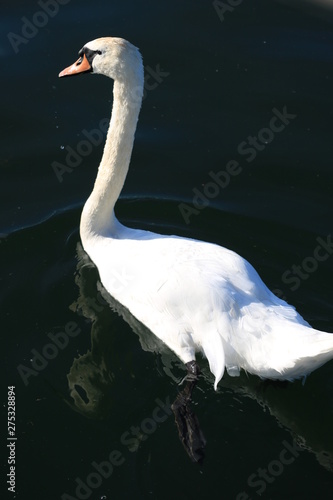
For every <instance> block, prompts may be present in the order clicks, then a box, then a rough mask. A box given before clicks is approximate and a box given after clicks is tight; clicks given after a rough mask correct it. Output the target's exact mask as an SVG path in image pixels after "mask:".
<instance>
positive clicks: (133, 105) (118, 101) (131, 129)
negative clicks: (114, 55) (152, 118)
mask: <svg viewBox="0 0 333 500" xmlns="http://www.w3.org/2000/svg"><path fill="white" fill-rule="evenodd" d="M142 92H143V75H142V74H141V72H137V73H134V72H133V73H132V75H131V77H130V78H129V79H128V80H126V82H125V83H124V82H119V81H115V82H114V87H113V108H112V115H111V120H110V126H109V130H108V133H107V138H106V143H105V147H104V152H103V156H102V160H101V163H100V165H99V168H98V174H97V177H96V181H95V185H94V189H93V191H92V193H91V195H90V197H89V198H88V200H87V202H86V204H85V206H84V209H83V212H82V216H81V225H80V233H81V238H82V241H83V245H84V240H85V239H87V238H91V237H94V236H96V235H108V236H112V233H113V231H115V227H116V225H117V220H116V218H115V215H114V205H115V203H116V201H117V199H118V197H119V195H120V192H121V190H122V187H123V185H124V182H125V178H126V175H127V172H128V166H129V162H130V158H131V153H132V148H133V142H134V133H135V129H136V125H137V120H138V115H139V111H140V107H141V101H142Z"/></svg>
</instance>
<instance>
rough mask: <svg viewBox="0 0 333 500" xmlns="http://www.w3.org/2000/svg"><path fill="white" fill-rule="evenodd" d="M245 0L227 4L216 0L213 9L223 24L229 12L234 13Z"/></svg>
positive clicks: (227, 0)
mask: <svg viewBox="0 0 333 500" xmlns="http://www.w3.org/2000/svg"><path fill="white" fill-rule="evenodd" d="M242 3H243V0H226V1H225V2H220V1H219V0H214V2H213V7H214V9H215V12H216V13H217V15H218V16H219V19H220V21H221V23H223V21H224V19H225V17H224V16H225V14H226V13H227V12H228V13H229V12H233V11H234V10H235V8H236V7H238V6H239V5H241V4H242Z"/></svg>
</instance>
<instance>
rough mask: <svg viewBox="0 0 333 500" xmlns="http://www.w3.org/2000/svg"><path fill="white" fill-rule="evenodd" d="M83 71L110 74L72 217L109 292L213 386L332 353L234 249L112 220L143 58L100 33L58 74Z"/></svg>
mask: <svg viewBox="0 0 333 500" xmlns="http://www.w3.org/2000/svg"><path fill="white" fill-rule="evenodd" d="M83 73H93V74H101V75H105V76H107V77H109V78H111V79H113V80H114V86H113V106H112V113H111V120H110V126H109V129H108V133H107V138H106V143H105V147H104V151H103V155H102V159H101V162H100V165H99V168H98V173H97V177H96V180H95V184H94V187H93V190H92V192H91V194H90V196H89V198H88V200H87V201H86V203H85V205H84V208H83V211H82V215H81V222H80V236H81V241H82V245H83V248H84V250H85V252H86V253H87V254H88V255H89V256H90V258H91V259H92V261H93V262H94V264H95V265H96V266H97V269H98V272H99V275H100V279H101V282H102V284H103V286H104V287H105V289H106V290H107V292H108V293H109V294H110V295H111V296H112V297H114V299H116V300H117V301H118V302H119V303H120V304H122V305H123V306H125V307H126V308H127V309H128V310H129V311H130V312H131V313H132V314H133V316H135V317H136V318H137V319H138V320H139V321H140V322H141V323H143V325H145V326H146V327H147V328H148V329H149V330H150V331H151V332H153V333H154V334H155V335H156V336H157V337H158V338H159V339H160V340H162V342H163V343H164V344H166V345H167V346H168V347H169V348H170V349H171V350H172V351H173V352H174V353H175V354H176V355H177V356H178V357H179V358H180V360H181V361H182V362H183V363H184V364H185V365H186V366H187V370H188V374H189V377H191V375H192V376H193V377H196V376H197V373H198V370H199V368H198V366H197V364H196V357H195V356H196V353H197V352H201V353H202V354H203V355H204V356H205V357H206V358H207V359H208V363H209V368H210V371H211V372H212V374H213V375H214V377H215V381H214V388H215V390H216V389H217V384H218V383H219V381H220V380H221V378H222V377H223V375H224V373H225V371H226V372H227V373H228V374H229V375H230V376H238V375H239V374H240V370H245V371H246V372H248V373H251V374H254V375H257V376H259V377H260V378H262V379H272V380H289V381H293V380H296V379H299V378H304V377H306V376H307V375H308V374H309V373H311V372H312V371H313V370H315V369H317V368H319V367H320V366H321V365H323V364H324V363H326V362H327V361H329V360H331V359H332V358H333V334H330V333H326V332H321V331H318V330H315V329H313V328H311V326H310V325H309V323H307V322H306V321H305V320H304V319H303V318H302V317H301V316H300V315H299V314H298V313H297V311H296V310H295V308H294V307H293V306H291V305H289V304H287V303H286V302H285V301H283V300H282V299H280V298H278V297H276V296H275V295H274V294H273V293H272V292H271V291H270V290H269V289H268V288H267V287H266V285H265V284H264V283H263V281H262V280H261V278H260V277H259V275H258V273H257V272H256V270H255V269H254V268H253V267H252V266H251V264H249V263H248V262H247V261H246V260H245V259H243V258H242V257H240V256H239V255H238V254H236V253H235V252H233V251H231V250H228V249H226V248H223V247H221V246H218V245H216V244H213V243H209V242H204V241H199V240H195V239H190V238H183V237H179V236H168V235H162V234H155V233H153V232H150V231H144V230H136V229H132V228H129V227H126V226H124V225H122V224H121V223H120V222H119V221H118V220H117V218H116V216H115V213H114V207H115V203H116V201H117V199H118V197H119V195H120V193H121V190H122V187H123V185H124V182H125V178H126V175H127V172H128V167H129V163H130V157H131V153H132V147H133V142H134V134H135V130H136V126H137V121H138V116H139V112H140V108H141V102H142V96H143V88H144V73H143V64H142V58H141V55H140V52H139V50H138V49H137V48H136V47H135V46H134V45H132V44H131V43H129V42H128V41H126V40H124V39H122V38H116V37H104V38H98V39H96V40H93V41H90V42H88V43H86V44H85V45H84V47H83V48H82V49H81V50H80V51H79V59H78V60H77V61H76V62H75V63H74V64H72V65H71V66H69V67H67V68H66V69H64V70H63V71H61V73H59V77H65V76H73V75H78V74H83Z"/></svg>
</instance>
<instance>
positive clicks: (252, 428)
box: [0, 0, 333, 500]
mask: <svg viewBox="0 0 333 500" xmlns="http://www.w3.org/2000/svg"><path fill="white" fill-rule="evenodd" d="M54 1H55V0H54ZM41 3H42V4H45V3H46V2H41ZM222 3H223V2H220V3H219V4H220V7H219V13H218V12H217V10H218V9H217V8H216V7H214V4H213V2H210V1H209V2H207V1H203V0H199V1H196V2H190V1H188V0H185V1H182V2H176V1H169V2H166V1H164V0H162V1H159V2H152V1H149V0H147V1H136V2H134V1H133V0H132V1H122V2H120V1H119V0H115V1H112V2H106V1H102V0H96V1H95V2H88V1H87V0H85V1H81V2H79V1H76V0H71V1H68V2H66V1H64V0H63V1H62V3H61V4H60V1H59V2H58V3H52V2H51V3H50V4H48V9H49V10H48V11H47V10H45V9H44V11H43V10H42V9H41V4H38V3H37V2H31V1H30V2H15V3H9V2H7V5H6V6H5V7H3V13H2V17H1V45H0V55H1V58H2V76H1V88H2V120H1V125H0V126H1V138H2V154H1V184H0V186H1V201H2V203H1V211H0V223H1V226H0V231H1V240H0V253H1V274H0V278H1V292H0V293H1V295H0V297H1V311H2V321H1V333H2V344H3V356H2V359H3V361H2V365H3V366H4V373H3V374H2V377H1V379H2V382H3V384H2V386H3V387H2V394H1V396H2V398H1V401H2V403H3V410H4V413H3V415H4V419H3V420H2V431H1V432H2V435H3V437H7V424H6V417H7V405H6V402H7V387H8V386H15V393H16V429H15V432H16V437H17V441H16V442H15V460H16V462H15V480H16V492H15V493H11V492H8V490H7V487H8V485H6V484H5V483H6V479H5V480H3V483H2V486H1V488H2V490H1V491H2V492H3V493H1V498H7V497H8V498H17V499H24V500H26V499H29V500H30V499H31V500H44V499H49V500H53V499H67V500H68V499H73V498H76V499H83V498H89V499H93V500H101V499H104V500H105V499H107V500H111V499H132V498H135V499H146V498H152V499H161V500H163V499H169V498H176V499H193V498H198V499H201V498H202V499H203V498H211V499H214V500H215V499H218V500H220V499H227V500H229V499H237V500H245V499H249V498H251V499H253V500H255V499H259V498H260V499H267V500H270V499H279V500H280V499H286V498H288V499H303V500H304V499H306V500H308V499H309V500H310V499H311V500H312V499H313V498H322V499H329V498H331V497H332V488H333V475H332V474H333V473H332V470H333V465H332V464H333V436H332V424H333V418H332V417H333V389H332V388H333V363H332V362H331V363H328V364H327V365H325V366H324V367H322V368H321V369H320V370H318V371H317V372H315V373H314V374H312V375H311V376H310V377H309V378H308V380H307V381H306V383H305V385H302V383H301V382H297V383H294V384H290V385H287V386H286V387H283V388H281V387H276V386H270V385H268V386H264V385H263V384H262V383H261V382H260V381H259V380H258V379H257V378H256V377H247V376H246V375H244V374H243V375H242V376H241V377H240V378H239V379H231V378H230V377H228V376H227V375H225V376H224V378H223V381H222V382H221V383H220V385H219V389H218V392H216V393H215V392H214V390H213V386H212V382H213V379H212V377H211V376H210V374H209V370H208V368H207V365H206V363H205V361H203V360H201V366H202V370H203V377H202V378H201V379H200V382H199V384H198V387H197V389H196V391H195V392H194V394H193V406H192V407H193V409H194V410H195V412H196V414H197V417H198V419H199V421H200V424H201V427H202V430H203V432H204V434H205V437H206V439H207V446H206V458H205V461H204V464H203V466H202V467H200V466H198V465H196V464H192V463H191V461H190V460H189V458H188V457H187V455H186V454H185V452H184V450H183V448H182V446H181V444H180V441H179V439H178V435H177V429H176V427H175V422H174V417H173V415H172V414H171V411H170V404H171V402H172V401H173V400H174V398H175V397H176V395H177V392H178V390H179V386H178V384H179V382H180V381H181V380H182V377H183V376H184V375H185V372H184V368H183V367H182V365H181V364H180V363H179V362H178V361H177V359H176V358H175V357H174V356H173V355H172V354H171V353H169V352H163V354H158V353H157V352H150V351H149V346H150V347H151V345H152V343H153V340H152V338H149V335H148V336H147V335H146V334H145V335H143V336H142V337H139V336H138V335H137V334H136V333H137V325H136V324H135V322H134V321H133V319H132V318H130V317H128V315H126V314H125V316H124V317H123V316H121V315H119V314H118V313H117V312H116V311H114V310H112V309H111V308H110V307H109V306H107V305H106V303H105V300H104V299H103V297H102V295H101V292H100V290H99V288H98V275H97V272H96V270H95V268H94V267H93V265H92V264H91V263H89V261H88V260H87V259H86V258H85V256H84V255H83V254H82V251H81V250H80V247H79V233H78V224H79V219H80V211H81V209H82V206H83V203H84V201H85V199H86V198H87V196H88V194H89V192H90V190H91V188H92V185H93V181H94V177H95V174H96V169H97V166H98V163H99V159H100V157H101V152H102V144H101V142H102V141H101V137H102V135H103V133H102V131H101V130H102V128H103V127H102V126H101V125H103V122H102V124H101V121H103V120H104V121H105V118H107V117H109V114H110V106H111V103H112V85H111V83H110V82H109V81H107V79H105V78H104V79H103V78H102V77H93V76H91V75H86V76H85V77H82V78H74V79H66V80H59V79H58V78H57V75H58V72H59V71H60V70H61V69H63V68H64V67H65V66H68V65H69V64H70V63H72V62H73V61H74V60H75V58H76V54H77V52H78V50H79V49H80V48H81V46H82V45H83V44H84V43H85V42H87V41H89V40H91V39H94V38H97V37H99V36H105V35H106V36H108V35H111V36H112V35H113V36H122V37H124V38H127V39H128V40H130V41H131V42H132V43H134V44H135V45H137V46H139V47H140V49H141V52H142V54H143V56H144V64H145V68H146V74H147V75H149V77H147V80H146V93H145V99H144V102H143V108H142V112H141V115H140V121H139V126H138V131H137V135H136V143H135V148H134V152H133V157H132V163H131V169H130V173H129V176H128V179H127V182H126V186H125V189H124V191H123V193H122V197H121V199H120V201H119V203H118V206H117V214H118V217H119V218H120V219H121V220H122V221H123V222H124V223H126V224H128V225H131V226H133V227H142V228H146V229H152V230H154V231H156V232H165V233H176V234H181V235H186V236H191V237H196V238H198V239H203V240H207V241H213V242H216V243H218V244H221V245H223V246H226V247H228V248H231V249H233V250H235V251H237V252H238V253H239V254H241V255H242V256H243V257H245V258H247V259H248V260H249V261H250V262H251V263H252V264H253V265H254V266H255V267H256V269H257V270H258V271H259V273H260V274H261V276H262V278H263V279H264V281H265V282H266V283H267V285H268V286H269V287H270V288H271V289H274V290H276V293H278V294H279V295H281V296H284V297H285V298H286V299H287V300H288V301H289V302H291V303H292V304H294V305H295V306H296V307H297V309H298V310H299V312H300V313H301V314H302V315H303V316H304V317H305V318H306V319H307V320H308V321H309V322H310V323H311V324H312V325H313V326H314V327H316V328H318V329H321V330H325V331H329V332H333V321H332V317H333V305H332V285H331V282H332V276H333V256H332V253H333V250H332V246H331V241H332V240H331V238H332V215H333V210H332V202H333V199H332V198H333V197H332V181H333V173H332V104H333V99H332V76H333V73H332V63H333V14H332V12H331V11H324V10H320V9H315V10H312V9H303V8H301V7H300V4H299V3H293V4H292V5H290V4H288V2H275V1H267V0H262V1H259V0H252V1H250V0H248V1H247V2H245V1H244V2H241V1H240V2H238V6H235V4H236V3H237V2H231V1H230V3H229V4H228V2H227V0H226V2H224V5H229V8H228V9H227V10H226V11H225V13H224V14H223V13H222V10H221V9H223V8H222V7H221V4H222ZM51 4H52V5H53V7H52V5H51ZM231 5H234V7H230V6H231ZM52 8H53V10H52ZM50 9H51V10H50ZM40 12H44V14H40ZM45 12H48V13H46V14H45ZM38 13H39V14H38ZM223 16H224V19H222V17H223ZM29 22H30V23H32V24H29ZM36 25H38V26H39V27H36ZM10 33H11V34H10ZM281 114H282V115H283V116H282V118H281ZM88 138H90V139H89V141H90V142H89V141H88V142H87V140H88ZM92 138H93V139H92ZM83 141H86V142H85V143H84V142H83ZM94 141H95V144H93V142H94ZM250 143H251V144H250ZM70 148H72V149H70ZM69 151H72V153H71V156H70V157H69V156H68V154H69ZM73 151H74V152H76V153H73ZM55 162H57V164H56V165H57V167H56V169H57V168H58V170H57V172H58V175H56V172H55ZM59 164H62V165H63V166H65V167H66V169H67V170H66V171H64V172H62V173H61V174H59ZM216 178H218V179H220V184H217V182H216ZM194 196H196V197H197V198H196V200H195V201H199V198H200V199H201V204H202V207H201V208H198V206H196V207H195V206H194V205H193V197H194ZM180 203H183V204H185V205H181V206H179V204H180ZM203 205H205V206H203ZM206 205H207V206H206ZM184 214H185V216H184ZM142 344H143V346H144V348H143V346H142ZM7 443H8V441H5V439H3V440H2V450H1V451H2V452H3V461H2V464H3V465H2V473H3V474H2V477H3V478H5V476H6V474H8V472H9V464H8V463H7V459H8V456H9V454H10V449H9V448H8V447H6V445H7Z"/></svg>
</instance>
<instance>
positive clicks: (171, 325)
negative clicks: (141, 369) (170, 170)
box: [88, 225, 333, 387]
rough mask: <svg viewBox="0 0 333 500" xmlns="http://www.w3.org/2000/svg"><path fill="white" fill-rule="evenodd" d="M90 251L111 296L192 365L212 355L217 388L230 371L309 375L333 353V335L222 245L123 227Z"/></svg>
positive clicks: (275, 376) (270, 375) (282, 376)
mask: <svg viewBox="0 0 333 500" xmlns="http://www.w3.org/2000/svg"><path fill="white" fill-rule="evenodd" d="M88 253H90V255H91V256H92V258H93V260H94V262H95V263H96V265H97V267H98V269H99V272H100V276H101V280H102V283H103V284H104V286H105V288H106V289H107V290H108V292H109V293H110V294H111V295H112V296H114V297H115V298H116V299H117V300H118V301H119V302H121V303H122V304H124V305H125V306H126V307H127V308H128V309H129V311H130V312H131V313H132V314H133V315H134V316H135V317H137V318H138V319H139V321H141V322H142V323H143V324H145V325H146V326H147V327H148V328H149V329H150V330H151V331H152V332H153V333H154V334H155V335H157V336H158V337H159V338H160V339H161V340H162V341H163V342H164V343H165V344H166V345H168V346H169V348H171V349H172V350H173V351H174V352H175V353H176V354H177V355H178V356H179V358H180V359H181V360H182V361H183V362H184V363H187V362H189V361H192V360H194V359H195V352H197V351H202V352H203V353H204V355H205V356H206V357H207V358H208V361H209V364H210V369H211V371H212V373H213V374H214V375H215V378H216V381H215V387H216V384H217V383H218V381H219V380H220V379H221V377H222V376H223V373H224V370H225V368H226V369H227V371H228V373H229V374H230V375H238V374H239V371H240V369H244V370H246V371H248V372H250V373H254V374H257V375H259V376H261V377H263V378H272V379H286V378H287V379H290V380H291V379H294V378H298V377H302V376H303V375H305V374H306V373H307V372H309V371H312V369H314V368H316V367H317V365H318V360H317V359H316V356H318V355H319V354H320V353H322V352H323V350H324V351H325V350H326V351H331V350H332V348H333V335H329V334H326V333H321V332H316V331H315V330H313V329H311V328H310V327H309V325H308V323H307V322H306V321H304V319H303V318H302V317H301V316H300V315H299V314H298V313H297V312H296V310H295V309H294V308H293V307H292V306H290V305H289V304H287V303H286V302H284V301H283V300H281V299H279V298H278V297H276V296H275V295H274V294H273V293H272V292H270V291H269V289H268V288H267V287H266V285H265V284H264V283H263V282H262V280H261V279H260V277H259V275H258V273H257V272H256V271H255V269H254V268H253V267H252V266H251V265H250V264H249V263H248V262H247V261H246V260H245V259H243V258H242V257H240V256H239V255H237V254H236V253H235V252H232V251H230V250H227V249H225V248H223V247H220V246H218V245H215V244H211V243H206V242H202V241H197V240H192V239H187V238H181V237H177V236H164V235H158V234H154V233H151V232H149V231H136V230H132V229H129V228H124V227H123V226H121V225H119V228H118V234H117V235H116V237H115V238H114V237H113V238H107V237H106V238H101V240H100V241H99V243H98V244H97V245H96V246H95V248H90V249H89V250H88ZM92 254H93V255H92ZM311 356H312V357H314V359H313V362H312V363H309V362H307V361H304V362H303V363H302V362H301V361H300V360H302V359H303V358H309V357H311ZM330 356H331V357H332V355H331V352H329V354H328V357H330ZM323 362H324V361H323ZM323 362H321V364H323ZM307 367H308V370H307ZM309 368H311V369H309Z"/></svg>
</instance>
